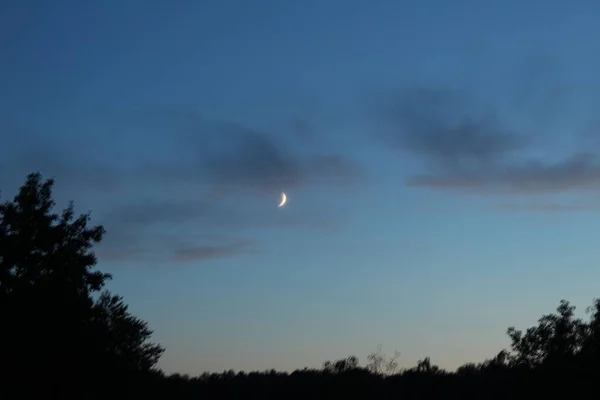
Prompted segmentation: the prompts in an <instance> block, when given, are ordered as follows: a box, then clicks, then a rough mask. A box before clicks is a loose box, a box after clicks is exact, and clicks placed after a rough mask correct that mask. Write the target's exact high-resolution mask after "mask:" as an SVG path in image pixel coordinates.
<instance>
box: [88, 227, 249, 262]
mask: <svg viewBox="0 0 600 400" xmlns="http://www.w3.org/2000/svg"><path fill="white" fill-rule="evenodd" d="M194 239H195V241H192V240H191V239H190V238H185V237H179V236H176V235H168V234H164V233H163V234H161V233H155V234H153V235H137V234H135V233H134V232H126V231H125V232H124V231H112V230H111V229H109V230H108V235H107V237H106V239H105V240H104V241H102V242H101V243H100V244H99V245H98V246H97V250H96V253H97V254H98V256H99V257H100V259H101V260H102V261H110V262H130V261H135V262H140V261H143V262H144V263H148V264H153V263H180V262H188V261H207V260H214V259H218V258H226V257H233V256H239V255H242V254H249V253H254V252H256V251H258V249H259V247H258V244H257V243H256V242H255V241H253V240H251V239H239V238H235V237H232V236H224V237H214V236H213V235H196V236H195V237H194Z"/></svg>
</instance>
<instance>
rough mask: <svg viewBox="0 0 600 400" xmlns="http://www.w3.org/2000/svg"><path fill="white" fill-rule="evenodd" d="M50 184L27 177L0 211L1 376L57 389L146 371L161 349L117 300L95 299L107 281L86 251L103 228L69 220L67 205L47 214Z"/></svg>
mask: <svg viewBox="0 0 600 400" xmlns="http://www.w3.org/2000/svg"><path fill="white" fill-rule="evenodd" d="M53 184H54V181H53V180H52V179H48V180H45V181H43V180H42V177H41V175H40V174H30V175H28V176H27V180H26V182H25V184H24V185H23V186H22V187H21V188H20V190H19V192H18V193H17V195H16V196H15V197H14V200H13V201H12V202H5V203H3V204H0V320H1V321H2V324H1V329H0V346H2V347H1V349H0V353H1V354H2V357H1V358H0V368H1V369H0V373H1V374H2V375H3V377H5V378H7V379H8V380H15V379H17V378H18V377H20V376H26V375H30V376H31V377H38V378H39V379H42V380H44V381H46V383H48V384H49V385H51V386H61V385H60V382H65V381H66V380H69V379H71V380H77V381H78V382H80V383H81V384H84V383H85V382H91V381H93V380H94V379H100V377H108V376H119V374H121V375H122V374H123V373H124V372H126V371H127V372H133V371H135V372H143V371H149V370H150V369H152V368H153V367H154V366H155V364H156V363H157V361H158V358H159V357H160V355H161V354H162V352H163V349H162V347H160V346H159V345H155V344H152V343H149V342H148V339H149V338H150V335H151V333H152V332H151V331H150V330H149V329H148V326H147V324H146V323H145V322H143V321H141V320H139V319H137V318H135V317H133V316H131V315H130V314H129V313H128V312H127V306H125V305H124V304H123V302H122V299H121V298H120V297H118V296H113V295H111V294H110V293H108V292H106V291H105V292H104V293H100V292H101V291H102V289H103V287H104V285H105V283H106V281H107V280H109V279H111V275H110V274H106V273H102V272H100V271H98V270H97V269H96V268H95V265H96V256H95V254H94V252H93V251H92V248H93V246H94V245H95V244H97V243H99V242H100V241H101V240H102V237H103V235H104V229H103V227H102V226H94V227H89V226H88V223H89V220H90V214H89V213H88V214H83V215H80V216H79V217H77V218H75V213H74V207H73V203H70V204H69V206H68V207H67V208H66V209H65V210H63V211H62V213H60V214H56V213H54V212H53V208H54V206H55V202H54V201H53V199H52V187H53ZM98 294H100V295H99V296H98Z"/></svg>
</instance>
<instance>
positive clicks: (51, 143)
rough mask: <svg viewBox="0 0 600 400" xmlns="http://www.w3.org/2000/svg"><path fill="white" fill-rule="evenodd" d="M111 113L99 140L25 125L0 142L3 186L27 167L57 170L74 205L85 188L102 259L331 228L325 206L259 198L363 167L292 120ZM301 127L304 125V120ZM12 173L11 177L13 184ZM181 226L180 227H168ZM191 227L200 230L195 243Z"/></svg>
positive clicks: (195, 256)
mask: <svg viewBox="0 0 600 400" xmlns="http://www.w3.org/2000/svg"><path fill="white" fill-rule="evenodd" d="M112 117H114V115H113V116H112ZM113 120H114V121H116V123H115V124H114V127H113V128H114V129H113V130H112V131H113V133H112V135H113V136H112V137H111V136H110V135H108V137H107V138H106V140H102V141H99V142H96V143H92V142H89V143H88V141H86V140H79V142H77V143H68V142H58V141H56V140H54V139H52V140H50V139H44V135H41V134H37V135H36V133H28V134H27V135H26V136H27V139H28V140H27V144H25V142H21V144H20V145H15V146H13V148H12V149H11V150H10V151H6V149H4V151H2V152H0V153H1V155H2V160H3V164H2V165H1V167H2V168H1V170H0V184H2V188H6V187H11V189H12V187H13V186H15V185H17V184H21V183H22V180H23V179H24V178H25V175H26V174H27V173H29V172H32V171H40V172H42V174H43V175H44V177H46V178H48V177H53V178H55V179H56V188H57V191H58V192H60V193H61V194H63V195H64V196H61V197H65V199H74V200H76V206H78V205H81V204H82V202H81V201H80V200H81V199H82V193H85V194H86V195H85V197H86V199H85V201H84V202H83V204H85V208H86V209H87V208H92V211H93V221H94V222H95V223H101V224H102V225H104V226H105V228H106V229H107V236H106V238H105V240H104V242H103V243H102V244H101V245H100V246H99V249H98V251H99V256H100V257H102V259H104V260H112V261H130V260H146V261H149V262H152V261H157V260H162V261H174V262H175V261H181V262H183V261H191V260H209V259H215V258H220V257H227V256H234V255H239V254H243V253H244V254H245V253H251V252H256V251H258V249H259V248H260V246H259V245H258V243H254V242H253V240H251V238H249V237H241V238H240V237H237V236H235V233H234V232H235V229H238V228H242V229H243V230H244V231H246V232H248V230H252V229H263V228H276V227H284V226H287V227H292V226H293V227H299V228H309V229H327V230H329V229H335V228H336V227H337V226H339V221H337V220H336V217H335V213H331V212H328V211H327V210H322V211H318V212H317V211H314V212H313V211H306V212H303V213H301V214H298V213H294V212H291V213H290V212H288V213H276V214H279V215H276V216H274V215H273V212H272V211H273V209H272V208H271V207H270V208H269V210H268V211H269V212H267V211H265V209H264V208H260V207H256V204H257V203H258V204H260V202H262V203H263V204H265V198H271V199H273V201H274V202H275V201H276V199H277V196H278V193H279V192H280V191H291V192H293V191H295V190H310V189H311V188H313V187H315V186H319V185H327V187H335V186H339V187H347V186H348V185H352V184H354V183H357V182H359V181H360V179H361V178H362V177H363V176H364V175H363V172H362V167H361V166H360V165H359V164H357V163H356V162H355V161H353V160H352V159H351V158H349V157H347V156H345V155H344V154H340V153H338V152H337V151H336V149H335V148H334V147H331V146H329V145H325V144H323V143H322V142H319V141H318V140H311V141H310V146H306V144H307V141H306V140H305V138H302V137H298V135H297V133H298V132H293V130H291V129H289V128H290V127H289V126H286V127H284V128H282V131H281V132H275V133H273V132H267V131H261V130H257V129H252V128H249V127H246V126H244V125H241V124H237V123H221V122H218V121H217V122H214V121H209V120H207V119H205V118H202V117H200V116H198V115H196V114H194V113H186V112H178V111H176V110H163V111H158V112H156V111H139V112H135V113H133V116H132V115H129V116H127V117H122V116H120V117H119V118H113ZM114 121H113V122H114ZM91 123H93V122H91ZM103 126H110V124H107V123H106V122H105V121H104V122H103ZM119 127H121V128H122V132H120V131H119ZM297 128H298V129H299V130H300V131H302V130H304V131H305V132H304V133H306V131H307V130H308V124H305V126H302V125H299V126H297ZM131 131H136V132H137V133H138V136H130V135H129V132H131ZM144 131H147V132H149V133H151V134H148V135H144ZM115 132H116V133H115ZM109 133H110V132H109ZM110 141H113V142H114V145H112V147H111V146H108V145H106V144H104V146H105V148H104V149H102V150H103V151H98V148H97V147H98V146H101V145H103V143H106V142H110ZM150 141H154V142H153V143H149V142H150ZM298 141H302V144H303V146H297V144H298V143H297V142H298ZM69 146H71V147H69ZM147 149H153V151H152V154H150V153H149V152H148V150H147ZM173 154H175V155H176V156H175V157H173ZM10 180H13V181H15V182H12V181H11V182H10V185H9V184H8V182H9V181H10ZM241 199H243V200H244V201H243V206H240V205H239V200H241ZM60 203H61V202H59V204H60ZM321 207H322V206H321ZM78 208H79V207H78ZM84 211H85V210H84ZM177 227H181V228H182V229H181V230H180V233H171V236H165V232H167V231H169V232H173V231H174V232H178V230H177ZM190 227H191V228H193V229H191V230H192V231H194V230H195V231H196V232H198V238H197V240H195V241H193V242H191V243H190V242H189V241H188V239H189V238H188V234H187V232H190ZM186 228H187V230H186ZM215 233H219V237H218V238H216V237H214V234H215ZM211 235H213V236H211Z"/></svg>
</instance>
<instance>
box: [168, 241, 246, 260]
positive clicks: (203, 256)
mask: <svg viewBox="0 0 600 400" xmlns="http://www.w3.org/2000/svg"><path fill="white" fill-rule="evenodd" d="M255 250H256V245H255V243H254V242H253V241H251V240H239V241H234V242H231V243H226V244H213V245H188V246H184V247H181V248H179V249H177V250H176V251H175V260H177V261H200V260H212V259H216V258H223V257H231V256H236V255H240V254H247V253H249V252H253V251H255Z"/></svg>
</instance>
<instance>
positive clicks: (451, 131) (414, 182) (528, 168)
mask: <svg viewBox="0 0 600 400" xmlns="http://www.w3.org/2000/svg"><path fill="white" fill-rule="evenodd" d="M465 98H466V96H465V95H464V94H463V93H457V92H453V91H450V90H443V89H439V90H431V89H415V90H407V91H404V92H402V93H401V95H400V96H398V97H396V98H395V100H394V102H392V103H391V105H390V106H389V107H388V108H387V109H386V110H387V111H386V112H387V117H386V118H387V120H388V121H389V122H390V123H391V124H390V127H391V129H390V130H389V131H388V136H387V139H388V140H391V143H393V144H394V145H395V146H396V148H398V149H399V150H401V151H404V152H405V153H407V154H409V155H411V156H413V157H416V159H417V160H420V161H421V163H422V164H421V165H422V167H423V172H422V173H418V174H416V175H414V176H411V177H409V178H407V180H406V184H407V185H409V186H413V187H421V188H429V189H434V190H454V191H463V192H471V193H483V194H511V195H529V194H557V193H564V192H568V191H580V190H584V189H596V188H598V187H600V158H599V157H598V154H597V153H595V152H593V151H589V149H584V148H583V146H582V149H581V150H580V151H573V152H568V151H565V152H563V154H562V155H560V154H558V155H557V154H553V155H552V156H548V155H544V153H541V154H542V155H540V156H532V154H533V153H534V152H533V150H539V149H540V147H536V145H538V144H539V143H540V142H542V141H541V140H540V138H539V137H538V138H536V137H534V135H532V134H530V133H528V132H519V131H516V130H513V129H512V128H511V127H509V126H508V125H507V124H506V123H504V122H503V121H502V119H501V118H500V117H499V116H497V115H496V113H494V112H486V111H485V110H484V109H483V107H481V106H479V107H475V106H473V105H471V106H469V103H468V102H466V101H465ZM538 153H540V152H539V151H538Z"/></svg>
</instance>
